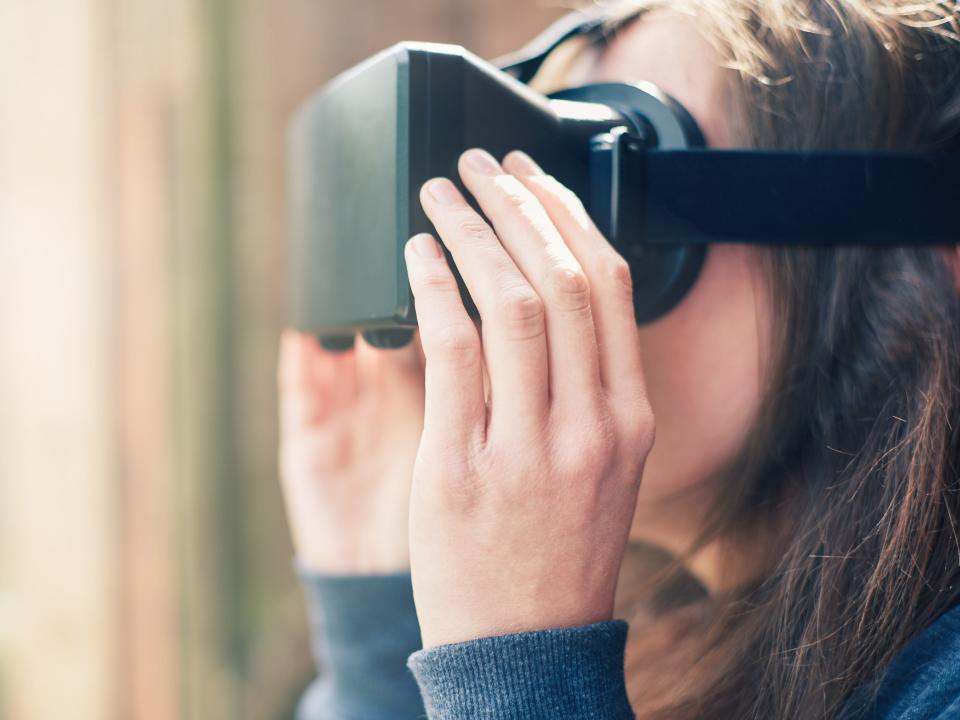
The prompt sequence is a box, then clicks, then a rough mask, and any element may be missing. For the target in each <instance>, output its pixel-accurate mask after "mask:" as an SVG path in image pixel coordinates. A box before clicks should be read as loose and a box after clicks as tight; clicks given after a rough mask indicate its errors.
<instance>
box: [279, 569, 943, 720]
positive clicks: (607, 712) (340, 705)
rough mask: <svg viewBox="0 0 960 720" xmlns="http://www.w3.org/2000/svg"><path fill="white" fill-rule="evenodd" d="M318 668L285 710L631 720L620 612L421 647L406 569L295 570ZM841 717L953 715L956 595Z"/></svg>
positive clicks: (894, 719)
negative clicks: (949, 607) (365, 572)
mask: <svg viewBox="0 0 960 720" xmlns="http://www.w3.org/2000/svg"><path fill="white" fill-rule="evenodd" d="M300 576H301V580H302V583H303V587H304V592H305V596H306V601H307V610H308V615H309V618H310V627H311V644H312V648H313V651H314V656H315V658H316V660H317V664H318V666H319V668H320V675H319V677H318V679H317V680H315V681H314V682H313V683H312V684H311V685H310V687H309V688H308V689H307V690H306V692H305V693H304V694H303V696H302V697H301V699H300V703H299V706H298V709H297V720H405V719H407V718H409V719H413V718H425V717H426V718H429V719H430V720H468V719H469V720H474V719H486V720H520V719H523V720H540V719H541V718H542V719H543V720H546V719H547V718H550V719H551V720H633V718H634V714H633V712H632V711H631V709H630V703H629V701H628V700H627V694H626V685H625V680H624V669H623V667H624V666H623V660H624V647H625V644H626V636H627V623H626V622H624V621H623V620H609V621H606V622H599V623H593V624H589V625H581V626H578V627H571V628H553V629H547V630H538V631H532V632H521V633H513V634H510V635H501V636H496V637H485V638H479V639H476V640H469V641H467V642H460V643H453V644H449V645H439V646H437V647H433V648H429V649H426V650H424V649H422V647H421V641H420V628H419V625H418V623H417V616H416V609H415V606H414V603H413V590H412V586H411V584H410V575H409V573H397V574H390V575H355V576H351V575H321V574H315V573H307V572H303V571H301V573H300ZM878 688H879V689H878V691H877V692H876V693H875V694H874V693H872V692H871V693H866V692H862V693H858V694H856V695H854V697H853V698H851V700H850V701H849V702H848V704H847V706H846V707H845V709H844V712H843V714H842V718H843V720H854V718H865V719H869V720H921V719H922V720H947V719H948V718H960V606H957V607H954V608H953V609H952V610H951V611H949V612H947V613H946V614H944V615H942V616H941V617H940V618H939V619H938V620H937V621H936V622H934V623H933V624H932V625H931V626H929V627H928V628H926V629H925V630H923V631H922V632H921V633H919V634H918V635H917V636H916V637H915V638H914V639H913V640H912V641H911V642H910V643H909V644H908V645H907V647H906V648H905V649H904V650H903V651H902V652H901V653H900V654H899V655H898V656H897V657H896V658H895V659H894V661H893V662H892V663H891V664H890V666H889V667H888V668H887V669H886V672H885V673H884V674H883V676H882V678H881V679H880V682H879V686H878Z"/></svg>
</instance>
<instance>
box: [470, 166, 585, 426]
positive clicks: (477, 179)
mask: <svg viewBox="0 0 960 720" xmlns="http://www.w3.org/2000/svg"><path fill="white" fill-rule="evenodd" d="M460 176H461V177H462V178H463V182H464V184H465V185H466V186H467V188H468V189H469V190H470V192H471V193H472V194H473V196H474V197H475V198H476V199H477V202H478V203H479V204H480V207H481V208H482V209H483V212H484V213H485V214H486V216H487V217H488V218H490V220H491V222H492V223H493V226H494V229H495V230H496V233H497V237H499V238H500V241H501V242H502V243H503V247H504V248H506V250H507V252H508V253H509V254H510V256H511V257H512V258H513V260H514V261H515V262H516V264H517V266H518V267H519V268H520V270H521V272H523V274H524V275H525V276H526V278H527V279H528V280H529V281H530V284H531V285H532V286H533V288H534V290H535V291H536V292H537V294H538V295H539V296H540V298H541V299H542V300H543V302H544V310H545V313H546V329H547V345H548V358H549V368H550V369H549V376H550V397H551V400H552V402H553V404H555V405H557V406H558V408H559V409H560V411H561V412H564V413H566V412H572V413H579V412H583V411H587V410H590V409H591V405H592V404H593V403H594V402H595V400H596V398H598V397H599V395H600V390H601V382H600V370H599V360H598V351H597V337H596V331H595V329H594V323H593V313H592V309H591V303H590V284H589V281H588V278H587V275H586V273H585V272H584V271H583V269H582V268H581V266H580V263H579V261H578V260H577V258H576V257H575V256H574V254H573V253H572V252H571V251H570V249H569V248H568V247H567V245H566V243H565V242H564V239H563V237H562V236H561V234H560V232H559V231H558V230H557V228H556V227H555V226H554V224H553V222H552V221H551V219H550V217H549V215H548V214H547V212H546V210H545V209H544V208H543V206H542V205H541V204H540V201H539V200H538V199H537V198H536V196H534V195H533V193H531V192H530V191H529V190H528V189H527V188H526V187H525V186H524V185H523V183H521V182H520V181H519V180H518V179H517V178H515V177H513V176H512V175H510V174H508V173H506V172H505V171H504V169H503V168H502V167H501V166H500V164H499V163H498V162H497V161H496V160H494V158H493V157H492V156H491V155H489V154H488V153H487V152H485V151H483V150H477V149H473V150H468V151H467V152H466V153H464V154H463V156H461V158H460ZM494 389H496V388H494Z"/></svg>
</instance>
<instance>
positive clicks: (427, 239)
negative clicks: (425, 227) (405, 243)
mask: <svg viewBox="0 0 960 720" xmlns="http://www.w3.org/2000/svg"><path fill="white" fill-rule="evenodd" d="M412 241H413V249H414V250H415V251H416V253H417V255H419V256H420V257H422V258H438V257H441V256H442V255H443V252H441V250H440V245H439V244H437V241H436V240H434V239H433V236H432V235H427V234H426V233H422V234H420V235H415V236H414V237H413V238H412Z"/></svg>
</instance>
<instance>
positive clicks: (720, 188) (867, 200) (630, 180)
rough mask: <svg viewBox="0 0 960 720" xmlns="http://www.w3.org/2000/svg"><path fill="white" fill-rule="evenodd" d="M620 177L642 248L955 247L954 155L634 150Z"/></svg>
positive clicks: (957, 162)
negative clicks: (635, 212)
mask: <svg viewBox="0 0 960 720" xmlns="http://www.w3.org/2000/svg"><path fill="white" fill-rule="evenodd" d="M621 173H623V177H622V184H621V203H625V204H621V206H620V207H621V208H629V207H631V204H632V206H633V207H635V208H636V209H637V210H639V215H634V217H633V218H632V219H631V220H630V221H629V223H628V224H629V227H630V237H631V239H632V238H633V237H636V238H637V240H638V241H639V242H643V243H660V244H689V243H703V242H738V243H740V242H742V243H758V244H766V245H770V244H785V243H788V244H809V245H916V244H938V243H945V244H954V243H958V242H960V153H957V152H944V153H906V152H868V153H862V152H826V153H825V152H816V153H811V152H790V151H773V152H769V151H751V150H697V149H686V150H676V151H671V150H655V149H654V150H637V151H634V152H629V153H628V154H627V156H626V157H625V159H624V165H623V166H622V167H621ZM637 223H639V224H637Z"/></svg>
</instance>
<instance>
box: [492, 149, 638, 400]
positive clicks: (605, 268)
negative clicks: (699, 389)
mask: <svg viewBox="0 0 960 720" xmlns="http://www.w3.org/2000/svg"><path fill="white" fill-rule="evenodd" d="M503 165H504V168H505V169H507V170H509V171H510V173H512V174H513V175H514V176H515V177H517V178H518V179H519V180H520V181H521V182H522V183H523V184H524V185H525V186H526V187H527V188H528V189H529V190H530V192H532V193H533V194H534V195H535V196H536V197H537V199H538V200H539V201H540V203H541V205H543V207H544V208H545V209H546V211H547V214H548V215H549V216H550V219H551V220H552V221H553V224H554V225H555V226H556V228H557V229H558V230H559V231H560V234H561V235H562V236H563V239H564V240H565V241H566V244H567V246H568V247H569V248H570V250H571V251H572V252H573V254H574V255H575V256H576V257H577V259H578V260H579V261H580V265H581V267H583V269H584V271H585V272H586V273H587V277H588V279H589V280H590V291H591V301H592V305H593V320H594V324H595V326H596V333H597V346H598V348H599V361H600V377H601V381H602V383H603V386H604V387H605V388H606V389H607V390H608V392H610V393H611V394H614V395H619V394H622V395H625V396H630V397H633V396H635V395H636V394H637V393H644V392H645V390H644V387H643V366H642V359H641V352H640V342H639V336H638V334H637V325H636V316H635V314H634V305H633V285H632V279H631V276H630V267H629V265H628V264H627V262H626V260H624V259H623V257H622V256H621V255H620V254H619V253H618V252H617V251H616V250H615V249H614V248H613V246H612V245H611V244H610V243H609V242H608V241H607V239H606V238H605V237H604V236H603V234H602V233H601V232H600V231H599V230H598V229H597V227H596V225H595V224H594V222H593V220H591V219H590V216H589V215H588V214H587V211H586V209H585V208H584V207H583V203H581V202H580V200H579V199H578V198H577V196H576V195H575V194H574V193H573V192H572V191H570V190H569V189H568V188H566V187H565V186H564V185H562V184H561V183H560V182H558V181H557V180H556V178H554V177H552V176H547V175H545V174H544V172H543V170H541V169H540V167H539V166H538V165H537V164H536V163H535V162H534V161H533V160H532V159H531V158H530V157H529V156H527V155H526V154H525V153H522V152H519V151H514V152H512V153H510V154H509V155H507V157H506V158H505V159H504V161H503Z"/></svg>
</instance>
